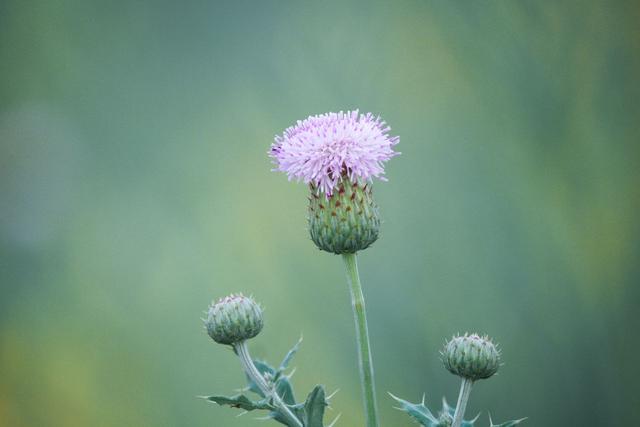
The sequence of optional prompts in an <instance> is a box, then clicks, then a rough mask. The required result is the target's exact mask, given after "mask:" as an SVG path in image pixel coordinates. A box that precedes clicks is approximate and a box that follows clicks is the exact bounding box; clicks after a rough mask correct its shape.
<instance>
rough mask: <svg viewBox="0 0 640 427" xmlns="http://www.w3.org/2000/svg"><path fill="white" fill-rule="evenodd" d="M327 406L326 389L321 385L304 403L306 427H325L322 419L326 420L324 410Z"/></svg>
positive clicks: (316, 387)
mask: <svg viewBox="0 0 640 427" xmlns="http://www.w3.org/2000/svg"><path fill="white" fill-rule="evenodd" d="M327 406H328V404H327V400H326V398H325V392H324V388H323V387H322V386H320V385H317V386H315V388H314V389H313V390H311V393H309V396H307V400H306V402H305V403H304V412H305V416H304V426H305V427H323V424H322V419H323V418H324V409H325V408H326V407H327Z"/></svg>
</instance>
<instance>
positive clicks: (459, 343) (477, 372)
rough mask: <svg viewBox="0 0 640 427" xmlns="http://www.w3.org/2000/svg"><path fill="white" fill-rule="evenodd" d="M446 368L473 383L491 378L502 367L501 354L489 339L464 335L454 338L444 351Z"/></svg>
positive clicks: (474, 335) (443, 360)
mask: <svg viewBox="0 0 640 427" xmlns="http://www.w3.org/2000/svg"><path fill="white" fill-rule="evenodd" d="M442 362H443V363H444V367H445V368H447V369H448V370H449V372H451V373H452V374H455V375H458V376H460V377H462V378H466V379H469V380H472V381H476V380H480V379H485V378H489V377H491V376H492V375H493V374H495V373H496V372H497V371H498V367H499V366H500V352H499V351H498V349H497V348H496V346H495V344H493V343H492V342H491V340H490V339H489V337H487V336H484V337H480V336H479V335H478V334H471V335H468V334H464V335H463V336H457V337H453V338H452V339H451V341H449V342H447V343H446V344H445V346H444V350H443V351H442Z"/></svg>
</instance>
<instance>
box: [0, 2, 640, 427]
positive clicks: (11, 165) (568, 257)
mask: <svg viewBox="0 0 640 427" xmlns="http://www.w3.org/2000/svg"><path fill="white" fill-rule="evenodd" d="M639 21H640V8H639V7H638V5H637V3H636V4H634V2H628V3H627V4H625V3H624V2H610V3H605V2H534V1H518V2H516V1H495V2H484V1H478V2H432V1H398V2H390V1H389V2H386V1H385V2H363V3H351V2H324V1H323V2H314V3H311V2H308V3H307V2H292V1H290V2H286V1H256V2H248V1H235V2H225V3H220V2H211V1H200V2H197V1H187V2H169V1H111V2H99V1H93V0H89V1H84V2H75V1H70V0H61V1H57V0H54V1H15V0H9V1H7V0H5V1H3V2H2V3H0V76H1V80H0V194H1V198H0V291H1V294H0V424H1V425H3V426H12V427H20V426H222V427H234V426H237V427H244V426H256V425H261V424H258V422H257V421H254V420H253V418H254V415H253V414H248V415H245V416H244V417H241V418H236V415H237V413H238V411H234V410H231V409H228V408H221V407H217V406H215V405H212V404H207V403H206V402H204V401H202V400H198V399H197V398H196V396H197V395H202V394H212V393H223V392H224V393H226V392H232V391H233V390H234V389H236V388H238V387H240V386H241V385H242V383H243V376H242V374H241V372H240V368H239V364H238V362H237V360H236V359H235V357H234V356H233V355H232V353H231V352H230V351H228V350H227V349H225V348H223V347H221V346H217V345H214V343H213V342H212V341H211V340H210V339H209V338H208V337H207V336H206V334H205V333H204V332H203V330H202V325H201V322H200V317H201V316H202V310H204V309H205V308H206V306H207V304H208V303H209V302H210V300H211V299H213V298H214V297H219V296H223V295H225V294H227V293H229V292H234V291H244V292H246V293H250V294H253V295H254V296H255V297H256V298H257V299H258V300H260V301H262V302H263V304H264V305H265V306H266V307H267V311H266V316H267V325H266V328H265V330H264V332H263V333H262V334H261V335H260V336H259V337H258V338H256V339H255V340H253V341H252V343H251V348H252V351H253V353H254V355H256V356H259V357H264V358H267V359H268V360H270V361H272V362H277V361H279V360H280V358H281V357H282V355H283V354H284V353H285V352H286V350H287V349H288V348H289V347H290V345H291V344H293V343H294V342H295V340H296V339H297V338H298V336H299V335H300V333H303V334H304V337H305V342H304V344H303V347H302V351H301V352H300V354H299V356H298V357H297V359H296V361H295V363H294V365H296V366H297V367H298V373H297V374H296V376H295V377H294V380H295V381H294V383H295V386H296V388H297V391H298V394H299V395H301V396H300V397H303V396H302V394H303V393H306V392H308V391H309V390H310V389H311V388H312V386H313V385H314V384H315V383H318V382H319V383H322V384H325V385H326V386H327V388H328V390H329V391H332V390H335V389H338V388H339V389H340V390H341V391H340V392H339V393H338V394H337V396H336V397H335V399H334V405H333V410H332V411H331V412H330V413H329V417H330V418H333V416H335V415H337V414H338V413H342V414H343V416H342V419H341V421H340V422H339V424H338V425H339V426H347V427H352V426H358V425H362V419H363V418H362V415H361V412H362V411H361V405H360V392H359V385H358V379H357V378H358V377H357V371H356V359H355V345H354V343H353V335H354V332H353V325H352V319H351V307H350V303H349V300H348V291H347V287H346V281H345V278H344V275H343V270H342V265H341V260H340V259H339V258H338V257H335V256H332V255H328V254H325V253H321V252H319V251H318V250H317V249H315V247H314V246H313V244H312V243H311V242H310V240H309V238H308V236H307V232H306V230H305V227H306V221H305V215H306V193H307V190H306V188H305V186H304V185H301V184H298V185H295V184H293V183H288V182H287V180H286V178H285V176H284V175H282V174H276V173H272V172H270V169H271V167H272V166H271V164H270V161H269V159H268V158H267V154H266V153H267V150H268V148H269V144H270V143H271V141H272V139H273V136H274V135H275V134H276V133H280V132H282V130H283V129H284V128H285V127H287V126H289V125H290V124H292V123H293V122H294V121H295V120H297V119H302V118H305V117H306V116H307V115H309V114H317V113H322V112H326V111H337V110H341V109H354V108H361V109H362V110H363V111H372V112H374V113H377V114H381V115H382V116H383V117H384V118H385V119H386V120H387V122H388V123H389V124H390V125H391V126H392V128H393V133H394V134H399V135H400V136H401V143H400V145H399V146H398V149H399V151H402V153H403V154H402V156H399V157H397V158H395V159H393V160H392V161H391V162H390V163H389V164H388V168H387V176H388V178H389V182H387V183H381V182H378V183H376V185H375V193H376V198H377V201H378V203H379V205H380V206H381V210H382V213H383V216H384V219H385V223H384V225H383V236H382V238H381V240H380V241H379V242H378V243H376V245H375V246H374V247H373V248H372V249H369V250H367V251H366V252H363V253H362V254H361V257H360V261H361V275H362V279H363V282H364V286H365V294H366V297H367V299H368V300H367V301H368V311H369V317H370V330H371V334H372V343H373V352H374V361H375V364H376V372H377V385H378V392H379V404H380V407H381V410H382V418H383V425H384V426H410V425H412V424H411V422H410V420H409V419H408V418H407V417H406V416H405V415H404V414H402V413H400V412H398V411H395V410H394V409H392V404H393V402H392V401H391V399H390V398H389V397H388V396H387V395H386V391H392V392H393V393H394V394H397V395H399V396H401V397H404V398H407V399H411V400H414V401H416V400H419V398H420V396H421V395H422V393H423V392H426V393H427V401H428V402H429V404H431V405H432V406H438V405H439V402H440V399H441V396H442V395H446V396H447V397H448V399H449V401H454V400H455V398H456V396H457V388H458V381H457V379H456V378H455V377H453V376H452V375H450V374H449V373H448V372H446V371H445V370H444V369H443V368H442V367H441V364H440V362H439V360H438V350H439V349H440V347H441V344H442V343H443V340H444V339H445V338H446V337H447V336H450V335H451V334H452V333H455V332H464V331H467V330H470V331H475V330H477V331H480V332H486V333H489V334H490V335H492V336H493V337H495V338H496V339H497V340H498V341H499V342H500V343H501V344H502V348H503V351H504V359H505V362H506V364H505V365H504V367H503V368H502V370H501V372H500V375H498V376H497V377H495V378H493V379H491V380H489V381H484V382H481V383H479V384H478V386H477V387H476V388H475V391H474V392H473V394H472V397H471V402H470V407H469V413H470V414H474V413H476V412H477V411H480V410H482V411H485V415H484V416H485V417H486V411H487V410H489V411H490V412H491V414H492V415H493V417H494V419H496V420H506V419H511V418H518V417H521V416H528V417H530V419H529V421H527V423H526V425H528V426H577V425H590V426H631V425H637V423H638V421H637V420H638V418H639V417H640V401H639V397H638V396H639V395H640V386H639V384H640V368H639V363H638V354H640V344H639V342H638V339H637V330H638V326H640V324H639V323H640V322H638V315H637V310H638V309H637V305H638V303H639V302H640V292H639V290H638V282H639V279H640V267H639V263H638V258H639V255H640V223H639V221H638V212H639V210H640V191H639V188H638V186H639V184H640V168H639V165H638V160H639V157H640V156H639V154H640V148H639V145H638V143H639V142H640V131H639V127H638V123H639V120H640V79H639V76H640V51H639V48H640V31H639V28H640V27H639V26H638V22H639ZM270 425H272V424H270ZM273 425H275V424H273ZM483 425H488V421H487V419H486V418H483V419H482V421H481V424H480V426H483Z"/></svg>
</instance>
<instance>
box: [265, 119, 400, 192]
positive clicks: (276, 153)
mask: <svg viewBox="0 0 640 427" xmlns="http://www.w3.org/2000/svg"><path fill="white" fill-rule="evenodd" d="M390 130H391V128H390V127H389V126H387V124H386V123H385V122H384V121H382V120H381V119H380V117H374V116H373V114H371V113H367V114H359V112H358V110H356V111H347V112H346V113H343V112H342V111H341V112H339V113H326V114H320V115H317V116H310V117H309V118H307V119H306V120H303V121H298V122H297V124H296V125H295V126H291V127H290V128H288V129H286V130H285V131H284V134H283V135H282V136H276V137H275V142H274V143H273V144H272V145H271V150H270V156H271V157H272V158H273V159H274V163H275V164H276V166H277V168H276V170H278V171H281V172H285V173H286V174H287V176H288V177H289V179H290V180H291V179H297V180H301V181H304V182H305V183H306V184H313V186H314V187H315V188H316V189H318V191H320V192H323V193H325V194H326V195H327V196H331V194H333V191H334V189H335V188H336V187H337V186H338V183H339V181H340V179H341V177H342V176H343V175H344V176H347V177H348V178H349V179H350V180H351V181H352V182H354V183H355V182H357V183H360V184H363V183H366V182H367V181H370V180H371V178H373V177H376V178H380V179H384V178H383V174H384V168H383V162H386V161H387V160H389V159H390V158H391V157H393V156H396V155H398V154H400V153H397V152H394V151H393V146H394V145H396V144H397V143H398V142H399V141H400V138H399V137H397V136H396V137H390V136H389V135H388V132H389V131H390Z"/></svg>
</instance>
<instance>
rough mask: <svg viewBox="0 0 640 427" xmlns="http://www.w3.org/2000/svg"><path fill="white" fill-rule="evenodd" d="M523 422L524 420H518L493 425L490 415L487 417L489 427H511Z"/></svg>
mask: <svg viewBox="0 0 640 427" xmlns="http://www.w3.org/2000/svg"><path fill="white" fill-rule="evenodd" d="M524 420H526V418H520V419H519V420H511V421H507V422H504V423H502V424H494V423H493V420H492V419H491V415H489V422H490V423H491V427H513V426H515V425H518V424H520V423H521V422H523V421H524Z"/></svg>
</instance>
